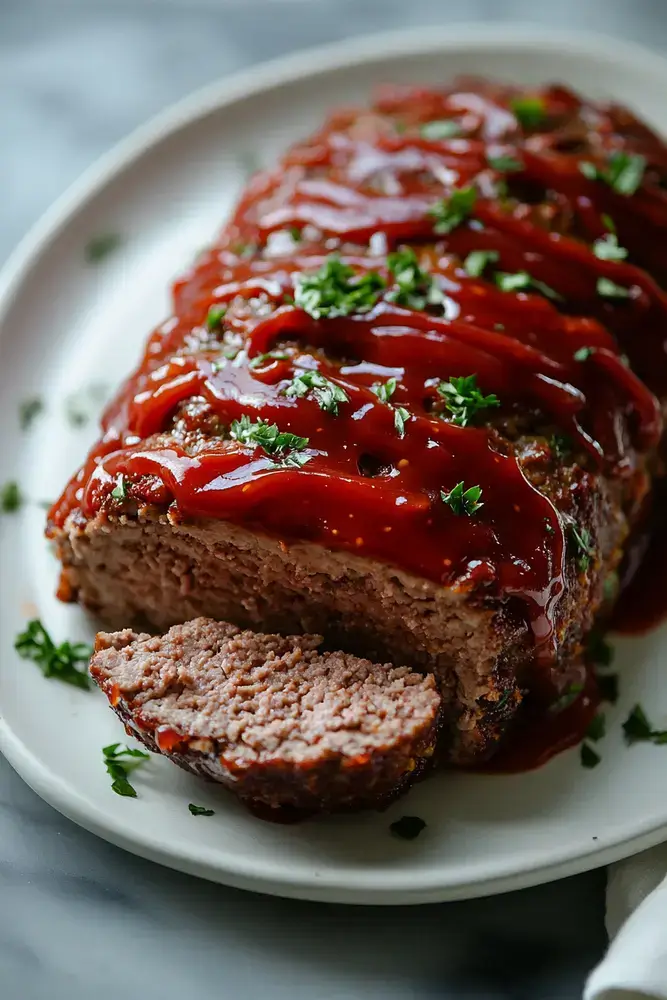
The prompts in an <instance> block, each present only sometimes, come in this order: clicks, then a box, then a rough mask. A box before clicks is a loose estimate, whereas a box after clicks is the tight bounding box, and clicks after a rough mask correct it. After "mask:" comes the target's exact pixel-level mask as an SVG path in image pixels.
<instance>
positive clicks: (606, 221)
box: [600, 212, 616, 233]
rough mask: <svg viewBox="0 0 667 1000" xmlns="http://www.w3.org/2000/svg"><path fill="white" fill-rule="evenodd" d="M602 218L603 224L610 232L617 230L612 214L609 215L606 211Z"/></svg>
mask: <svg viewBox="0 0 667 1000" xmlns="http://www.w3.org/2000/svg"><path fill="white" fill-rule="evenodd" d="M600 218H601V219H602V224H603V226H604V228H605V229H606V230H607V232H609V233H615V232H616V224H615V222H614V220H613V219H612V217H611V215H607V214H606V213H604V212H603V213H602V215H601V216H600Z"/></svg>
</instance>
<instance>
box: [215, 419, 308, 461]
mask: <svg viewBox="0 0 667 1000" xmlns="http://www.w3.org/2000/svg"><path fill="white" fill-rule="evenodd" d="M229 433H230V435H231V437H232V438H233V439H234V440H235V441H238V442H239V444H247V445H251V446H253V447H257V448H261V449H262V450H263V451H265V452H266V454H267V455H270V456H271V458H275V459H277V460H278V462H279V463H280V464H281V465H287V466H292V467H294V468H300V467H301V466H302V465H305V464H306V462H309V461H310V458H311V456H310V455H304V454H302V451H303V449H304V448H307V447H308V438H305V437H299V436H298V435H297V434H291V433H290V432H289V431H281V430H280V429H279V428H278V425H277V424H269V423H267V421H265V420H262V418H261V417H258V419H257V422H256V423H254V424H253V423H252V422H251V420H250V417H249V416H248V414H247V413H244V414H243V416H242V417H241V419H240V420H234V421H233V422H232V426H231V427H230V431H229Z"/></svg>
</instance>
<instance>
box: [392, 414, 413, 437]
mask: <svg viewBox="0 0 667 1000" xmlns="http://www.w3.org/2000/svg"><path fill="white" fill-rule="evenodd" d="M409 419H410V411H409V410H406V409H405V407H404V406H396V407H395V408H394V427H395V428H396V432H397V434H398V436H399V437H400V438H404V437H405V425H406V423H407V422H408V420H409Z"/></svg>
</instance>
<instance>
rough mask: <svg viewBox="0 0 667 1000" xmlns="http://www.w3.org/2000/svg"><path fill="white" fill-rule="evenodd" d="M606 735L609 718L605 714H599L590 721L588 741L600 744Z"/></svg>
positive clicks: (587, 734) (587, 732)
mask: <svg viewBox="0 0 667 1000" xmlns="http://www.w3.org/2000/svg"><path fill="white" fill-rule="evenodd" d="M606 733H607V718H606V716H605V715H604V713H603V712H598V714H597V715H596V716H594V717H593V718H592V719H591V721H590V724H589V726H588V729H587V730H586V739H587V740H592V741H593V742H594V743H598V742H599V741H600V740H601V739H603V738H604V737H605V736H606Z"/></svg>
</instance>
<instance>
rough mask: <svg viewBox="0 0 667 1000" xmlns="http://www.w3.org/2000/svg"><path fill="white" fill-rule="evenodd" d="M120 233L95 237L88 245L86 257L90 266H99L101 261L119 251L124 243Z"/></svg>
mask: <svg viewBox="0 0 667 1000" xmlns="http://www.w3.org/2000/svg"><path fill="white" fill-rule="evenodd" d="M122 242H123V241H122V239H121V237H120V235H119V234H118V233H105V234H104V235H102V236H94V237H93V239H92V240H90V241H89V242H88V243H87V244H86V249H85V255H86V260H87V261H88V263H89V264H99V262H100V261H101V260H104V258H105V257H108V256H109V254H112V253H113V252H114V250H117V249H118V247H119V246H120V245H121V243H122Z"/></svg>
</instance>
